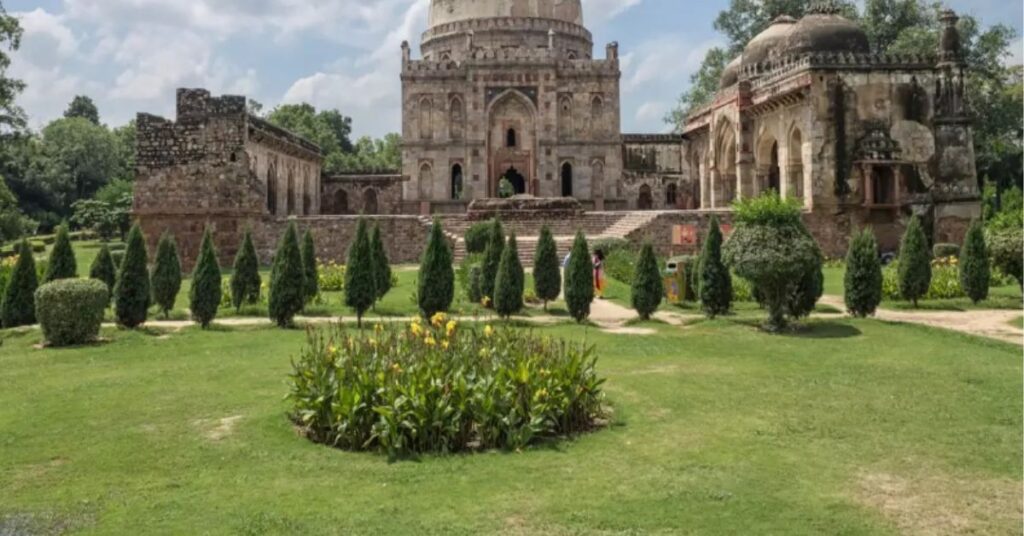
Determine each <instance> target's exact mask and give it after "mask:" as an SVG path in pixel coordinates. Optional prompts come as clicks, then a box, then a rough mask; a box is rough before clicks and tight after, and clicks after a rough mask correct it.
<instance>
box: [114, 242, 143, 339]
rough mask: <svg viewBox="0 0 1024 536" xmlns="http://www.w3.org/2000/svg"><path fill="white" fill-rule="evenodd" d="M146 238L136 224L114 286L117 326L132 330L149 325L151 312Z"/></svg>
mask: <svg viewBox="0 0 1024 536" xmlns="http://www.w3.org/2000/svg"><path fill="white" fill-rule="evenodd" d="M148 262H149V260H148V257H147V255H146V239H145V237H144V236H143V235H142V229H141V228H140V227H139V225H138V224H135V225H134V226H133V227H132V229H131V231H130V232H129V233H128V245H127V247H126V248H125V251H124V260H122V261H121V267H120V268H119V269H118V272H117V284H116V285H115V286H114V313H115V316H116V318H117V323H118V325H120V326H123V327H126V328H128V329H135V328H137V327H139V326H141V325H142V324H144V323H145V322H146V313H147V311H148V310H149V299H150V295H151V293H150V288H149V285H150V283H149V271H148V270H147V269H146V264H147V263H148Z"/></svg>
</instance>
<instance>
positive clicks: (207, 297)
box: [189, 227, 222, 329]
mask: <svg viewBox="0 0 1024 536" xmlns="http://www.w3.org/2000/svg"><path fill="white" fill-rule="evenodd" d="M221 292H222V291H221V274H220V265H219V264H218V263H217V250H216V249H215V248H214V245H213V233H212V232H211V231H210V228H209V227H207V228H206V231H204V232H203V243H202V245H201V246H200V247H199V259H198V260H196V266H195V269H194V270H193V271H192V286H191V288H190V289H189V309H190V310H191V311H192V320H194V321H195V322H197V323H198V324H199V325H200V326H202V327H203V329H206V328H208V327H210V324H211V323H212V322H213V319H214V318H216V317H217V308H218V307H220V299H221Z"/></svg>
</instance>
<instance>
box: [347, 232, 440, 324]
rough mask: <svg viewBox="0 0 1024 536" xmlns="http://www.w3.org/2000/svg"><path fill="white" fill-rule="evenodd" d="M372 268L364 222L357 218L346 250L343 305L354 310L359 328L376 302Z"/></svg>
mask: <svg viewBox="0 0 1024 536" xmlns="http://www.w3.org/2000/svg"><path fill="white" fill-rule="evenodd" d="M374 268H375V266H374V264H373V250H372V249H371V247H370V236H369V233H368V231H367V229H366V220H365V219H364V218H359V225H358V226H357V227H356V237H355V240H353V241H352V244H351V245H350V246H349V248H348V260H347V261H346V263H345V305H347V306H349V307H351V308H352V309H354V310H355V312H356V322H357V323H358V325H359V327H360V328H362V327H363V315H364V314H366V311H367V310H368V309H369V308H370V307H371V306H372V305H373V304H374V302H376V301H377V288H376V280H375V276H374V273H373V272H374ZM421 299H422V296H421Z"/></svg>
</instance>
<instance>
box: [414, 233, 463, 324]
mask: <svg viewBox="0 0 1024 536" xmlns="http://www.w3.org/2000/svg"><path fill="white" fill-rule="evenodd" d="M418 292H419V305H420V313H422V314H423V316H424V317H425V318H430V317H432V316H434V315H435V314H436V313H439V312H445V311H447V310H448V308H449V307H451V305H452V299H454V298H455V271H454V270H453V269H452V252H451V249H449V248H448V243H447V242H446V241H445V238H444V232H443V231H442V230H441V222H440V221H439V220H434V226H433V227H431V229H430V239H429V240H428V242H427V250H426V252H424V254H423V261H422V262H421V263H420V273H419V287H418Z"/></svg>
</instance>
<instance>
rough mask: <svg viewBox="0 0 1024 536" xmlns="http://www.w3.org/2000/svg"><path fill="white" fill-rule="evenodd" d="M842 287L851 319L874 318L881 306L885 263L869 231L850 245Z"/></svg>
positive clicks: (873, 235)
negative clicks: (872, 316) (879, 305)
mask: <svg viewBox="0 0 1024 536" xmlns="http://www.w3.org/2000/svg"><path fill="white" fill-rule="evenodd" d="M843 284H844V287H845V296H844V298H845V301H846V310H847V311H849V312H850V314H851V315H853V316H855V317H858V318H864V317H867V316H871V315H873V314H875V311H877V310H878V304H880V303H882V262H881V260H880V259H879V258H878V243H877V242H876V241H875V234H874V233H872V232H871V230H870V229H864V230H863V231H861V232H860V233H859V234H857V236H855V237H854V238H853V241H851V242H850V250H849V252H847V254H846V275H845V276H844V280H843Z"/></svg>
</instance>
